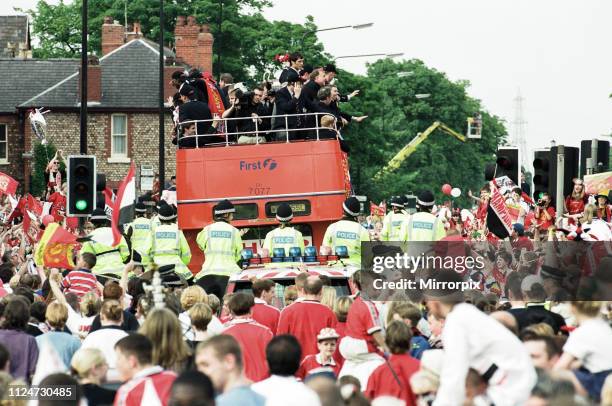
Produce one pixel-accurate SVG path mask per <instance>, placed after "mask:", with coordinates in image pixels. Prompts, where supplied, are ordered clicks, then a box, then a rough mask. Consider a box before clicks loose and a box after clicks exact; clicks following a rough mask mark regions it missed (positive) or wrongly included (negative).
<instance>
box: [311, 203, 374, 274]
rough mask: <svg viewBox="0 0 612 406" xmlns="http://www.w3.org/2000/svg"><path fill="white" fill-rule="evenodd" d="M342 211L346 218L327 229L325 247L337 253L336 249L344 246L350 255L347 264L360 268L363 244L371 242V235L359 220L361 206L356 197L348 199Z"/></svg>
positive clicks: (324, 239) (324, 238)
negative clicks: (363, 242)
mask: <svg viewBox="0 0 612 406" xmlns="http://www.w3.org/2000/svg"><path fill="white" fill-rule="evenodd" d="M342 209H343V211H344V217H343V218H342V220H340V221H337V222H335V223H332V224H330V225H329V227H327V230H326V231H325V236H324V237H323V245H324V246H328V247H331V248H332V252H334V251H335V249H336V247H338V246H342V245H344V246H345V247H346V248H347V250H348V255H349V257H348V259H347V260H345V262H346V263H348V264H349V265H353V266H357V267H360V266H361V242H362V241H370V234H369V233H368V231H367V230H366V229H365V228H363V226H362V225H361V224H359V221H358V220H357V216H359V212H360V211H361V205H360V204H359V200H357V198H356V197H355V196H351V197H349V198H348V199H346V200H345V201H344V203H343V204H342Z"/></svg>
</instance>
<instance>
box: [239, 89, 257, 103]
mask: <svg viewBox="0 0 612 406" xmlns="http://www.w3.org/2000/svg"><path fill="white" fill-rule="evenodd" d="M252 97H253V92H250V91H243V90H242V89H236V99H238V105H239V106H240V107H246V106H248V105H249V103H250V102H251V98H252Z"/></svg>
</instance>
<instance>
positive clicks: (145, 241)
mask: <svg viewBox="0 0 612 406" xmlns="http://www.w3.org/2000/svg"><path fill="white" fill-rule="evenodd" d="M126 228H131V229H132V238H131V243H132V250H134V251H138V253H139V254H140V256H141V258H142V260H141V262H142V265H143V266H144V267H145V268H146V267H147V266H148V265H149V264H150V263H151V258H150V257H149V251H150V250H151V220H149V219H148V218H146V217H138V218H136V219H134V221H132V222H131V223H129V224H128V225H127V227H126Z"/></svg>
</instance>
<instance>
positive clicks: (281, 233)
mask: <svg viewBox="0 0 612 406" xmlns="http://www.w3.org/2000/svg"><path fill="white" fill-rule="evenodd" d="M276 219H277V220H278V221H279V222H280V226H278V227H277V228H275V229H274V230H272V231H270V232H269V233H268V234H266V239H265V240H264V245H263V247H264V248H265V249H267V250H268V252H269V253H270V256H272V253H273V252H274V249H275V248H283V249H284V250H285V256H289V248H292V247H299V248H300V250H301V251H302V252H304V237H302V233H301V232H299V231H298V230H296V229H295V228H293V227H289V223H290V222H291V220H292V219H293V210H292V209H291V206H289V204H287V203H281V204H280V205H279V206H278V208H277V209H276Z"/></svg>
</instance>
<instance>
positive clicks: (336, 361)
mask: <svg viewBox="0 0 612 406" xmlns="http://www.w3.org/2000/svg"><path fill="white" fill-rule="evenodd" d="M343 364H344V359H342V357H339V356H336V354H334V355H333V356H332V358H331V361H330V362H326V363H325V364H323V357H321V354H310V355H309V356H307V357H306V358H304V360H303V361H302V363H301V364H300V369H298V371H297V372H296V374H295V376H297V377H298V378H300V379H302V380H304V378H306V377H307V376H308V375H309V374H310V373H313V372H316V371H315V370H316V369H319V368H329V369H331V370H332V371H333V372H334V375H336V376H338V374H339V373H340V370H341V369H342V365H343Z"/></svg>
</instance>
